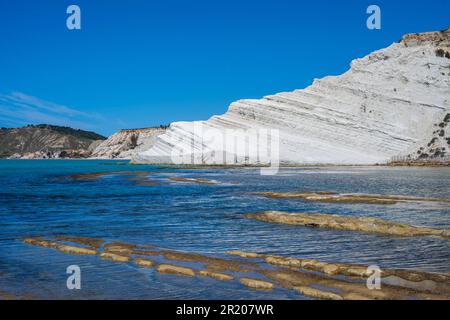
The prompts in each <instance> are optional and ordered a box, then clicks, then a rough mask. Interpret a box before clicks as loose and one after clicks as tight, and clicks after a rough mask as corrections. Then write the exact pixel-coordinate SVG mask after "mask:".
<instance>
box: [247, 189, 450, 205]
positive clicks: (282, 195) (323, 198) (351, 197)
mask: <svg viewBox="0 0 450 320" xmlns="http://www.w3.org/2000/svg"><path fill="white" fill-rule="evenodd" d="M255 194H256V195H259V196H264V197H267V198H277V199H303V200H307V201H317V202H330V203H333V202H335V203H366V204H396V203H398V202H402V201H417V202H450V199H449V198H426V197H414V196H399V195H382V194H351V193H349V194H339V193H334V192H257V193H255Z"/></svg>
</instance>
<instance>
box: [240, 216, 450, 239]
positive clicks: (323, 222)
mask: <svg viewBox="0 0 450 320" xmlns="http://www.w3.org/2000/svg"><path fill="white" fill-rule="evenodd" d="M245 217H246V218H249V219H256V220H259V221H264V222H269V223H279V224H288V225H299V226H305V227H311V228H329V229H336V230H349V231H361V232H367V233H379V234H385V235H392V236H403V237H414V236H439V237H444V238H450V230H445V229H433V228H427V227H416V226H411V225H407V224H403V223H398V222H392V221H387V220H383V219H379V218H371V217H352V216H338V215H335V214H324V213H305V212H301V213H287V212H280V211H265V212H261V213H254V214H246V215H245Z"/></svg>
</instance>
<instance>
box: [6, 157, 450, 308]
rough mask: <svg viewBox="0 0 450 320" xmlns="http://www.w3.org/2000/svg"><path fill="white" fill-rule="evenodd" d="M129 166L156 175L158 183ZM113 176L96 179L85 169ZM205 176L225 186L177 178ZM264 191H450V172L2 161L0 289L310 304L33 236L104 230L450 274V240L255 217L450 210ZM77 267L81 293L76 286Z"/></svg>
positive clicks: (442, 222)
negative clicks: (36, 242)
mask: <svg viewBox="0 0 450 320" xmlns="http://www.w3.org/2000/svg"><path fill="white" fill-rule="evenodd" d="M118 171H146V172H147V173H146V174H144V176H148V178H149V179H150V180H151V181H152V182H154V183H150V184H145V183H141V182H142V181H138V180H133V179H130V174H128V175H127V174H117V172H118ZM96 172H109V174H105V175H102V176H99V177H97V178H94V179H74V178H73V177H71V176H72V175H74V174H80V173H82V174H85V173H96ZM170 177H182V178H205V179H210V180H214V181H217V184H215V185H205V184H195V183H188V182H177V181H172V180H169V178H170ZM257 191H335V192H342V193H381V194H391V195H392V194H393V195H413V196H424V197H445V198H450V168H406V167H405V168H388V167H308V168H284V169H280V171H279V173H278V174H277V175H274V176H262V175H260V170H259V169H257V168H235V169H227V168H207V169H204V168H202V169H180V168H176V167H170V166H169V167H168V166H154V165H139V166H135V165H130V164H128V163H126V162H124V161H105V160H67V161H66V160H1V161H0V292H7V293H10V294H12V295H15V296H19V297H25V298H27V297H28V298H42V299H60V298H61V299H178V298H183V299H304V297H303V296H301V295H300V294H298V293H295V292H293V291H288V290H284V289H275V290H272V291H252V290H249V289H248V288H246V287H244V286H243V285H241V284H240V283H239V282H238V281H227V282H223V281H215V280H213V279H209V278H200V277H177V276H174V275H163V274H159V273H157V272H156V271H155V269H143V268H138V267H137V266H136V265H134V264H132V263H116V262H112V261H108V260H102V259H100V258H99V257H98V256H83V255H70V254H65V253H62V252H60V251H57V250H54V249H50V248H43V247H36V246H31V245H27V244H24V243H23V241H22V240H23V238H24V237H29V236H43V237H52V236H56V235H70V236H89V237H98V238H101V239H104V240H107V241H123V242H130V243H138V244H146V245H155V246H158V247H162V248H168V249H174V250H182V251H189V252H196V253H201V254H207V255H209V254H210V255H214V256H218V257H225V254H224V252H225V251H227V250H232V249H239V250H245V251H254V252H260V253H270V254H277V255H285V256H294V257H302V258H316V259H319V260H323V261H331V262H347V263H362V264H376V265H379V266H380V267H382V268H383V267H398V268H411V269H417V270H424V271H434V272H450V242H449V241H448V240H445V239H442V238H436V237H411V238H406V237H392V236H383V235H374V234H365V233H359V232H349V231H337V230H328V229H317V228H307V227H299V226H287V225H277V224H268V223H264V222H259V221H256V220H249V219H246V218H245V217H244V214H246V213H253V212H257V211H262V210H283V211H289V212H321V213H332V214H340V215H349V216H372V217H380V218H383V219H387V220H393V221H398V222H403V223H408V224H412V225H418V226H429V227H435V228H450V206H449V204H448V203H438V202H428V203H427V202H403V203H398V204H394V205H370V204H336V203H315V202H306V201H304V200H298V199H269V198H263V197H261V196H257V195H254V194H253V193H254V192H257ZM69 265H78V266H80V268H81V271H82V273H81V274H82V288H81V290H68V289H67V287H66V280H67V277H68V275H67V274H66V268H67V266H69Z"/></svg>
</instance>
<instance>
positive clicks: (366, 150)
mask: <svg viewBox="0 0 450 320" xmlns="http://www.w3.org/2000/svg"><path fill="white" fill-rule="evenodd" d="M438 50H440V51H438ZM449 56H450V28H449V29H447V30H444V31H439V32H429V33H421V34H410V35H405V36H404V37H403V39H402V40H401V41H400V42H399V43H394V44H392V45H391V46H389V47H387V48H385V49H382V50H379V51H376V52H373V53H371V54H369V55H367V56H366V57H364V58H361V59H356V60H354V61H353V62H352V63H351V68H350V70H349V71H347V72H346V73H344V74H342V75H340V76H330V77H326V78H323V79H320V80H315V81H314V83H313V84H312V85H311V86H309V87H307V88H306V89H302V90H295V91H293V92H282V93H278V94H275V95H271V96H266V97H264V98H262V99H259V100H254V99H251V100H239V101H236V102H234V103H232V104H231V105H230V106H229V109H228V111H227V112H226V113H225V114H223V115H220V116H213V117H211V118H210V119H209V120H207V121H196V122H175V123H172V124H171V125H170V128H169V129H168V131H167V132H166V133H164V134H162V135H160V136H158V138H157V140H156V142H155V143H154V144H153V145H152V146H151V147H149V148H147V149H145V148H144V147H142V148H140V150H142V151H139V152H137V153H135V154H134V156H133V161H134V162H144V163H171V162H173V154H174V150H175V149H182V150H184V152H185V153H191V154H192V157H191V159H194V158H195V159H196V160H197V162H196V163H199V162H198V161H200V162H201V163H205V164H220V163H218V162H217V158H215V157H213V155H214V153H222V152H223V151H224V149H225V148H224V146H223V144H222V141H221V140H220V139H206V140H202V138H201V137H200V136H199V134H198V132H199V131H198V130H199V128H200V131H202V130H206V131H207V130H208V129H218V130H222V131H223V130H225V129H256V130H257V129H275V130H278V131H279V142H280V143H279V159H280V162H281V163H286V164H374V163H381V162H386V161H388V160H389V159H390V158H391V157H393V156H397V155H406V154H409V153H411V152H415V151H417V150H418V148H419V147H420V146H422V145H426V144H427V143H428V142H429V141H430V137H432V135H433V132H434V131H436V128H435V127H434V125H435V124H436V123H440V122H442V119H443V118H444V117H445V115H446V114H447V113H449V112H450V57H449ZM448 135H449V133H446V136H445V137H444V138H446V137H448ZM187 158H189V157H187ZM270 161H271V160H270V159H269V161H268V162H270ZM219 162H220V161H219ZM258 162H260V161H251V160H250V161H249V160H248V159H247V158H245V157H241V158H239V157H236V158H235V163H236V164H244V163H258ZM261 162H264V161H261ZM226 164H230V163H229V162H227V163H226Z"/></svg>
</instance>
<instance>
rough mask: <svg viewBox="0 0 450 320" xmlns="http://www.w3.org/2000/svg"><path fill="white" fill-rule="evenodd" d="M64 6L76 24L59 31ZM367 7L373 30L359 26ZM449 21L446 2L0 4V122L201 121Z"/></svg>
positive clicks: (51, 0) (108, 124)
mask: <svg viewBox="0 0 450 320" xmlns="http://www.w3.org/2000/svg"><path fill="white" fill-rule="evenodd" d="M70 4H77V5H79V6H80V8H81V13H82V17H81V19H82V21H81V23H82V30H76V31H69V30H68V29H67V28H66V22H65V21H66V18H67V16H68V15H67V14H66V8H67V7H68V5H70ZM370 4H377V5H379V6H380V7H381V12H382V29H381V30H379V31H378V30H375V31H374V30H368V29H367V28H366V19H367V17H368V15H367V14H366V8H367V7H368V5H370ZM449 26H450V1H449V0H427V1H397V0H396V1H392V0H389V1H365V0H342V1H331V0H330V1H325V0H315V1H300V0H296V1H288V0H276V1H275V0H273V1H264V0H258V1H256V0H255V1H253V0H252V1H245V0H239V1H237V0H226V1H225V0H224V1H222V0H214V1H213V0H204V1H203V0H201V1H196V0H192V1H175V0H164V1H163V0H161V1H153V0H152V1H149V0H127V1H125V0H102V1H100V0H71V1H66V0H35V1H31V0H14V1H7V0H0V38H1V46H0V126H7V127H12V126H19V125H23V124H26V123H41V122H53V123H54V124H67V125H71V126H75V127H80V128H83V129H91V130H95V131H97V132H99V133H102V134H111V133H112V132H114V131H116V130H117V129H120V128H133V127H146V126H153V125H159V124H165V123H170V122H173V121H180V120H197V119H198V120H202V119H207V118H209V117H210V116H211V115H213V114H220V113H223V112H225V111H226V109H227V106H228V104H229V103H231V102H232V101H234V100H237V99H240V98H259V97H261V96H264V95H268V94H273V93H277V92H280V91H289V90H294V89H298V88H303V87H305V86H307V85H309V84H310V83H311V82H312V80H313V79H314V78H320V77H323V76H326V75H329V74H331V75H335V74H340V73H342V72H344V71H346V70H347V69H348V66H349V63H350V61H351V60H352V59H353V58H357V57H362V56H364V55H366V54H367V53H369V52H371V51H373V50H376V49H379V48H382V47H386V46H388V45H390V44H391V43H392V42H394V41H397V40H398V39H399V38H400V37H401V36H402V35H403V34H404V33H410V32H421V31H431V30H440V29H444V28H446V27H449Z"/></svg>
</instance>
